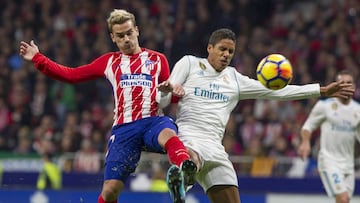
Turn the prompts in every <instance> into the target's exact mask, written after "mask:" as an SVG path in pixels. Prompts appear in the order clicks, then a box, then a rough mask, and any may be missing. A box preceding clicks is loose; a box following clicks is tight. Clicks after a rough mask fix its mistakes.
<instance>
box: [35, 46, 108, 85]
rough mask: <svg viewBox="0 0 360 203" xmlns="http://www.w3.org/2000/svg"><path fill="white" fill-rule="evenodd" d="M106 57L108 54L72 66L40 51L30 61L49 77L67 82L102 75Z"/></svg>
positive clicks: (91, 78) (85, 79) (90, 78)
mask: <svg viewBox="0 0 360 203" xmlns="http://www.w3.org/2000/svg"><path fill="white" fill-rule="evenodd" d="M108 58H109V54H107V55H103V56H101V57H99V58H97V59H96V60H94V61H93V62H92V63H90V64H86V65H82V66H78V67H74V68H72V67H68V66H64V65H61V64H58V63H56V62H54V61H52V60H50V59H49V58H48V57H46V56H44V55H43V54H41V53H37V54H36V55H35V56H34V57H33V59H32V61H33V63H34V65H35V68H36V69H38V70H39V71H41V72H42V73H43V74H45V75H46V76H48V77H50V78H53V79H55V80H59V81H63V82H68V83H77V82H83V81H89V80H93V79H96V78H100V77H104V70H105V68H106V65H107V64H106V63H107V59H108Z"/></svg>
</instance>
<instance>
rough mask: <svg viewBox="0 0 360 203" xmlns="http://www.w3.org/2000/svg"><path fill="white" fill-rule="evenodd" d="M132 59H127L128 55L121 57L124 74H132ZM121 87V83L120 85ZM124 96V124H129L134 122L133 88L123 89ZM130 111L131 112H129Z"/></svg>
mask: <svg viewBox="0 0 360 203" xmlns="http://www.w3.org/2000/svg"><path fill="white" fill-rule="evenodd" d="M130 65H131V64H130V58H129V57H127V56H126V55H122V56H121V66H120V67H121V71H122V74H131V69H130ZM118 85H120V82H119V84H118ZM123 90H124V92H123V95H124V103H123V105H124V112H123V113H124V123H128V122H132V101H133V99H132V92H131V88H124V89H123ZM129 109H130V111H129Z"/></svg>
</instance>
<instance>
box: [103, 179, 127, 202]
mask: <svg viewBox="0 0 360 203" xmlns="http://www.w3.org/2000/svg"><path fill="white" fill-rule="evenodd" d="M118 182H120V181H116V182H111V181H110V182H105V184H104V186H103V189H102V192H101V194H102V197H103V199H104V200H105V201H107V202H111V201H114V200H116V199H117V197H118V196H119V194H120V192H121V190H122V184H120V183H118Z"/></svg>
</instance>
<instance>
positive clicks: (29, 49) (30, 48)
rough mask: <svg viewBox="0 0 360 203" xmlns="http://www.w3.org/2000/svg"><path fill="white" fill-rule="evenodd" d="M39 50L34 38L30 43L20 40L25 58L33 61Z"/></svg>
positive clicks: (21, 50)
mask: <svg viewBox="0 0 360 203" xmlns="http://www.w3.org/2000/svg"><path fill="white" fill-rule="evenodd" d="M38 52H39V48H38V47H37V46H36V44H35V43H34V40H31V41H30V44H28V43H26V42H24V41H21V42H20V56H22V57H23V58H24V59H25V60H28V61H31V60H32V58H33V57H34V56H35V54H36V53H38Z"/></svg>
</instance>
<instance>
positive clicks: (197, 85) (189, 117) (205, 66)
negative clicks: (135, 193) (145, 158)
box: [158, 29, 354, 203]
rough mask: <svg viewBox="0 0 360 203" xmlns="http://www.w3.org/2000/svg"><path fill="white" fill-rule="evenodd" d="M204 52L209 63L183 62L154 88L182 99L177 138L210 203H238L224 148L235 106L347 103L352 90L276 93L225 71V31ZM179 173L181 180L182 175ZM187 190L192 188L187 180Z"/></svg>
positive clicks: (228, 41)
mask: <svg viewBox="0 0 360 203" xmlns="http://www.w3.org/2000/svg"><path fill="white" fill-rule="evenodd" d="M207 51H208V57H207V58H198V57H195V56H190V55H187V56H184V57H183V58H181V59H180V60H179V61H178V62H177V63H176V64H175V66H174V68H173V71H172V73H171V76H170V79H169V80H168V81H165V82H163V83H161V84H160V85H159V86H158V88H159V90H160V91H163V92H164V93H166V92H170V91H173V94H175V95H177V96H182V98H181V99H180V100H179V103H178V109H177V113H176V114H177V120H176V123H177V125H178V127H179V134H178V136H179V137H180V139H181V140H182V141H183V142H184V144H185V146H186V147H187V149H188V151H189V153H190V156H191V158H192V159H193V161H194V162H195V163H196V164H197V166H198V168H199V169H200V170H199V171H198V172H197V173H196V176H195V180H196V181H197V182H198V183H199V184H200V185H201V186H202V188H203V189H204V191H205V192H206V194H207V196H208V197H209V199H210V200H211V202H213V203H224V202H226V203H239V202H240V196H239V192H238V181H237V180H238V179H237V176H236V172H235V170H234V168H233V165H232V163H231V162H230V160H229V158H228V154H227V153H226V152H225V149H224V146H223V145H222V139H223V135H224V131H225V127H226V124H227V122H228V119H229V116H230V114H231V111H232V110H233V109H234V107H235V106H236V105H237V103H238V101H239V100H244V99H277V100H295V99H305V98H314V97H319V96H321V95H322V96H340V97H344V98H347V97H349V96H351V95H352V94H353V92H354V90H353V89H352V88H350V87H349V85H345V84H340V83H339V82H333V83H331V84H329V85H327V86H325V87H320V86H319V84H308V85H304V86H295V85H288V86H287V87H285V88H283V89H281V90H277V91H272V90H270V89H267V88H265V87H264V86H263V85H262V84H261V83H260V82H259V81H257V80H254V79H251V78H249V77H247V76H244V75H242V74H240V73H239V72H237V71H236V70H235V68H233V67H230V66H229V64H230V62H231V59H232V58H233V55H234V51H235V34H234V33H233V32H232V31H231V30H229V29H218V30H216V31H214V32H213V33H212V34H211V36H210V39H209V43H208V47H207ZM175 85H176V86H175ZM173 168H176V166H174V167H173ZM178 171H179V174H178V176H180V177H181V170H178ZM173 179H176V174H175V173H172V174H168V178H167V181H168V185H169V188H170V193H171V194H173V193H182V192H179V191H176V189H179V190H180V189H183V187H180V186H179V185H176V184H178V183H179V182H178V181H173ZM185 184H186V185H189V184H192V182H190V180H185ZM174 185H175V186H174ZM186 185H185V186H186Z"/></svg>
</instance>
